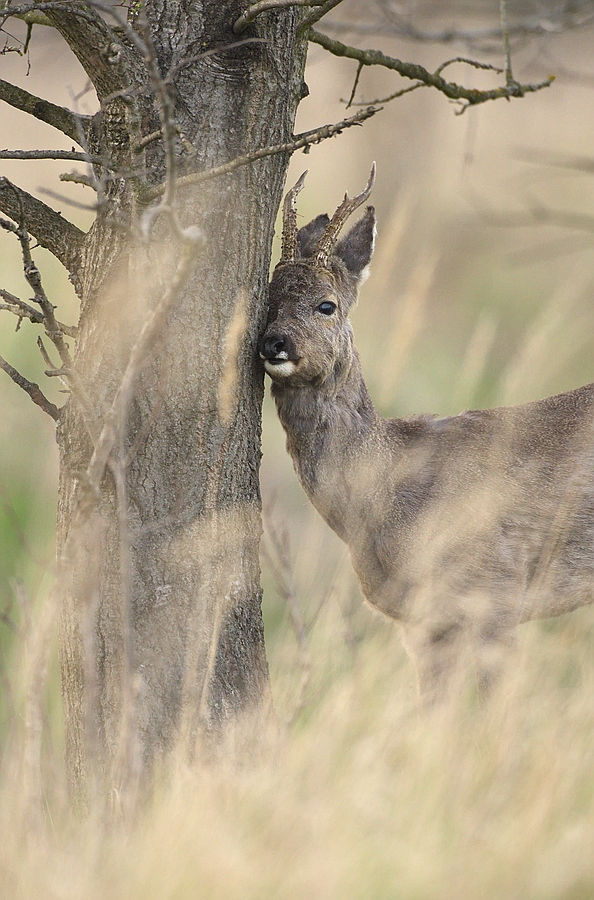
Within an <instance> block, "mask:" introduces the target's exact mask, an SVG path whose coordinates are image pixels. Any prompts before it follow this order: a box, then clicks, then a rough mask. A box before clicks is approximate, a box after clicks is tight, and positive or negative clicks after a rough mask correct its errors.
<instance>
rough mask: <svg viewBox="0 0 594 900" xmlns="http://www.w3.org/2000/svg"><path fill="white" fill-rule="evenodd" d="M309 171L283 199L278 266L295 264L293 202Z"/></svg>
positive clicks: (295, 222)
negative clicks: (281, 233) (281, 234)
mask: <svg viewBox="0 0 594 900" xmlns="http://www.w3.org/2000/svg"><path fill="white" fill-rule="evenodd" d="M308 171H309V169H306V170H305V172H304V173H303V175H301V177H300V178H299V181H298V182H297V184H295V185H294V186H293V187H292V188H291V190H290V191H289V192H288V193H287V196H286V197H285V202H284V204H283V236H282V244H281V248H282V249H281V258H280V262H279V266H280V265H284V264H285V263H292V262H295V256H296V255H297V210H296V209H295V200H296V198H297V194H298V193H299V191H300V190H301V189H302V188H303V185H304V184H305V176H306V175H307V173H308Z"/></svg>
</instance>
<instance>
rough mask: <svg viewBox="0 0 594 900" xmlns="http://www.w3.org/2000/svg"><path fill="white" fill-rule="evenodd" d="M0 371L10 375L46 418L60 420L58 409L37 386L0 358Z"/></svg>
mask: <svg viewBox="0 0 594 900" xmlns="http://www.w3.org/2000/svg"><path fill="white" fill-rule="evenodd" d="M0 369H3V370H4V371H5V372H6V374H7V375H10V377H11V378H12V380H13V381H14V383H15V384H18V386H19V387H20V388H22V389H23V390H24V391H25V393H27V394H29V396H30V398H31V400H32V401H33V403H35V404H36V405H37V406H38V407H39V408H40V409H42V410H43V411H44V412H45V413H47V414H48V416H51V418H52V419H53V420H54V421H55V422H57V421H58V420H59V418H60V410H59V409H58V407H57V406H56V405H55V404H54V403H52V402H51V401H50V400H48V399H47V397H46V396H45V394H44V393H43V391H42V390H41V388H40V387H39V385H38V384H35V382H34V381H28V380H27V379H26V378H25V377H24V376H23V375H21V374H20V372H17V370H16V369H15V368H14V367H13V366H11V365H10V363H8V362H6V360H5V359H4V358H3V357H2V356H0Z"/></svg>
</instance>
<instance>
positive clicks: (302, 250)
mask: <svg viewBox="0 0 594 900" xmlns="http://www.w3.org/2000/svg"><path fill="white" fill-rule="evenodd" d="M329 221H330V219H329V218H328V216H327V215H326V213H322V215H321V216H316V217H315V219H312V220H311V222H309V224H308V225H304V226H303V228H300V229H299V232H298V234H297V242H298V244H299V255H300V257H301V259H307V258H308V257H310V256H311V255H312V253H313V252H314V250H315V249H316V245H317V243H318V241H319V239H320V238H321V236H322V234H323V232H324V229H325V228H326V225H327V224H328V223H329Z"/></svg>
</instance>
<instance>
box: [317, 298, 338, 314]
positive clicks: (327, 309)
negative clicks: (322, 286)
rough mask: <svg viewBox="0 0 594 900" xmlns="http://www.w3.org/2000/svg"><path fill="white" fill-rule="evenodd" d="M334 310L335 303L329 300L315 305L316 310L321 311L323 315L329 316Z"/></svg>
mask: <svg viewBox="0 0 594 900" xmlns="http://www.w3.org/2000/svg"><path fill="white" fill-rule="evenodd" d="M335 310H336V303H331V302H330V300H325V301H324V302H323V303H320V305H319V306H316V312H320V313H322V315H323V316H331V315H332V313H333V312H334V311H335Z"/></svg>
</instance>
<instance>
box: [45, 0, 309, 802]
mask: <svg viewBox="0 0 594 900" xmlns="http://www.w3.org/2000/svg"><path fill="white" fill-rule="evenodd" d="M243 7H244V4H243V3H242V2H236V0H233V2H232V0H228V2H220V0H204V2H202V3H179V2H177V0H153V2H149V3H148V4H147V15H148V19H149V22H150V28H151V32H152V34H153V39H154V42H155V48H156V51H157V56H158V62H159V67H160V70H161V72H162V73H165V72H167V70H168V69H169V67H170V66H171V65H172V63H179V61H180V59H181V58H182V57H193V56H196V55H197V54H199V53H201V52H203V51H205V50H209V49H212V48H215V47H224V46H226V45H229V44H232V43H235V42H236V40H237V39H236V38H235V37H234V35H233V31H232V26H233V22H234V21H235V19H236V18H237V17H238V15H239V14H240V13H241V12H242V11H243ZM60 17H61V18H58V17H57V16H54V21H55V23H56V25H57V27H58V28H59V29H60V30H61V31H62V33H63V34H64V37H65V38H66V39H67V40H68V41H69V42H73V41H75V40H76V29H74V28H73V27H72V24H71V23H70V21H69V20H68V19H67V16H66V14H62V13H60ZM297 19H298V13H297V12H296V11H295V10H287V11H286V12H282V13H278V12H275V13H273V14H271V15H266V16H262V17H261V18H259V19H258V21H257V22H256V23H254V24H253V25H252V26H250V29H249V31H248V35H250V34H251V35H254V36H258V37H260V38H264V41H262V42H259V43H253V44H245V45H244V46H241V47H235V48H233V49H229V50H221V52H219V53H216V54H213V55H209V56H205V57H203V58H199V59H197V60H196V61H194V62H192V63H191V64H190V65H185V66H181V67H178V68H177V73H176V75H175V78H174V84H173V87H172V91H171V96H172V98H173V104H174V109H173V116H174V119H175V122H176V123H177V125H178V126H179V128H180V129H181V130H182V131H183V133H184V135H185V137H186V138H187V139H188V140H189V141H190V142H191V143H192V144H193V145H194V147H195V148H196V151H197V152H196V156H195V158H194V159H192V160H191V166H190V164H188V163H186V164H185V168H184V162H183V160H182V159H180V170H181V171H193V170H196V169H202V168H206V167H210V166H215V165H220V164H222V163H224V162H226V161H228V160H231V159H233V158H234V157H235V156H237V155H239V154H242V153H246V152H250V151H253V150H256V149H258V148H259V147H262V146H265V145H268V144H275V143H279V142H281V141H284V140H287V139H288V137H289V136H290V135H291V133H292V126H293V122H294V116H295V111H296V107H297V103H298V100H299V95H300V90H301V84H302V73H303V65H304V60H305V47H304V45H303V42H302V41H301V40H299V41H298V40H297V38H296V25H297ZM73 35H74V37H73ZM244 37H245V35H244ZM87 40H90V37H88V36H87ZM130 53H132V51H131V50H130ZM92 55H93V54H92V53H90V52H89V51H88V48H87V51H85V53H84V54H83V53H82V52H79V57H81V58H82V57H83V56H84V59H85V61H86V60H88V59H89V58H91V57H92ZM122 58H123V57H122ZM119 65H122V63H121V62H120V63H119ZM137 71H138V67H137V64H136V61H134V62H133V64H131V65H130V70H129V71H127V72H123V73H122V72H121V71H120V72H118V78H120V79H121V80H122V82H126V81H129V82H130V83H131V84H132V85H134V84H136V83H137V82H138V75H137ZM108 74H109V73H108ZM105 79H106V76H105V74H104V73H102V82H101V84H102V85H104V83H105ZM109 102H111V101H109V98H108V103H109ZM115 104H120V105H119V107H118V110H119V113H118V114H117V115H111V114H110V107H109V105H108V106H107V108H106V110H105V111H104V113H103V115H102V116H101V117H100V123H99V127H100V133H99V137H98V141H99V142H100V145H101V147H102V150H103V152H104V153H105V152H107V154H108V155H109V156H110V158H112V159H115V160H117V161H118V164H120V165H123V164H124V163H125V160H126V153H127V147H129V145H130V144H131V143H132V141H133V139H135V135H134V134H132V131H133V129H138V128H140V131H141V133H142V134H143V135H144V134H149V133H150V132H151V131H152V130H154V129H155V128H156V127H158V118H157V117H156V116H155V114H154V112H153V110H152V109H151V108H150V104H149V103H148V100H147V94H146V92H145V93H144V94H142V95H141V97H140V100H139V101H138V103H137V106H136V110H131V108H130V107H131V104H128V107H127V108H126V109H122V105H121V100H116V101H113V103H112V105H115ZM123 123H124V124H125V127H126V129H127V135H128V141H127V142H126V140H123V139H122V128H123ZM136 137H137V135H136ZM287 162H288V155H278V156H274V157H269V158H268V159H264V160H261V161H258V162H255V163H253V164H251V165H249V166H245V167H243V168H241V169H238V170H237V171H235V172H233V173H231V174H229V175H227V176H224V177H222V178H220V179H214V180H213V181H210V182H207V183H205V184H201V185H198V186H194V187H191V188H185V189H184V191H183V196H182V198H181V202H180V208H179V217H180V220H181V224H182V226H184V227H187V226H189V225H194V224H195V225H198V226H199V227H200V228H201V229H202V231H203V234H204V237H205V241H206V243H205V248H204V249H198V250H197V251H196V258H195V260H194V261H193V265H192V267H191V273H190V276H189V279H188V280H187V283H186V285H185V287H184V289H183V291H181V293H180V295H179V297H178V298H177V300H176V302H175V304H174V305H173V308H172V309H170V311H169V314H168V316H167V318H166V320H165V321H164V322H163V323H162V328H161V331H160V334H159V337H158V340H157V342H156V344H154V345H153V347H152V349H151V352H150V354H149V356H148V358H147V359H146V360H145V362H144V365H143V366H142V369H141V371H140V372H139V374H138V376H137V378H136V379H135V383H134V391H133V396H132V398H131V400H130V402H129V404H128V405H127V409H126V414H125V417H124V419H123V421H122V422H119V423H117V425H118V434H119V438H118V440H117V442H116V445H115V446H114V449H113V451H112V455H111V463H110V467H109V468H108V469H107V470H106V473H105V475H104V477H103V480H102V483H101V490H100V496H99V498H97V497H96V496H92V495H91V491H90V489H89V486H88V484H87V483H86V481H85V479H84V478H81V472H84V471H85V470H86V469H87V467H88V464H89V460H90V456H91V453H92V440H91V439H90V437H89V434H88V431H89V429H90V430H91V431H93V429H95V434H96V429H97V428H100V427H101V423H102V421H104V417H105V414H106V411H107V410H108V408H109V406H110V404H111V402H112V400H113V397H114V394H115V392H116V390H117V387H118V384H119V380H120V378H121V374H122V371H123V369H124V367H125V365H126V362H127V360H128V357H129V353H130V347H131V345H132V343H133V342H134V340H135V338H136V336H137V335H138V331H139V327H140V324H141V323H142V321H143V320H144V318H145V317H146V315H147V314H148V313H149V312H150V310H151V309H152V308H154V306H155V305H156V304H157V303H158V301H159V298H160V296H161V294H162V292H163V291H164V290H166V288H167V284H168V282H169V281H170V279H171V278H172V277H173V272H174V270H175V267H176V265H177V262H178V258H179V254H180V250H179V247H178V246H177V245H176V242H175V241H174V240H170V239H169V238H168V235H167V229H166V228H165V227H164V226H160V225H159V223H157V225H156V227H155V231H156V233H157V237H156V238H155V240H154V242H153V243H152V244H151V245H150V246H149V247H148V248H147V247H146V246H141V244H140V243H139V242H138V241H135V239H134V236H133V234H131V233H128V232H126V230H125V228H123V226H125V225H126V224H127V223H129V222H131V221H132V220H133V219H134V216H135V215H136V213H137V211H138V209H139V202H138V194H137V193H136V194H135V191H136V192H137V187H138V183H137V179H136V180H133V179H128V180H127V181H125V180H118V182H113V183H110V184H109V185H108V187H107V194H106V203H105V205H104V208H103V209H102V212H101V215H100V218H99V219H98V220H97V222H96V223H95V225H94V227H93V228H92V229H91V232H90V233H89V235H88V237H87V238H86V240H85V244H84V247H83V250H82V254H81V258H82V265H81V267H80V269H79V272H78V279H77V281H78V283H79V285H80V291H81V299H82V313H81V320H80V334H79V340H78V342H77V351H76V360H75V362H76V368H77V371H78V372H79V373H80V377H81V379H82V383H83V389H84V391H85V392H86V394H87V398H88V409H90V410H91V414H90V418H91V421H89V415H88V414H87V416H86V423H85V421H84V419H85V417H84V416H83V414H82V412H81V405H80V403H78V402H77V401H76V399H75V398H72V399H71V400H70V401H69V404H68V409H67V411H66V413H65V414H64V415H63V417H62V422H61V424H60V428H59V437H60V447H61V479H60V496H59V556H60V559H61V571H62V575H61V578H62V584H63V595H64V614H63V617H62V628H61V658H62V674H63V693H64V702H65V717H66V733H67V763H68V769H69V774H70V778H71V781H72V785H73V788H74V789H75V790H76V791H77V792H78V793H80V792H81V790H83V789H84V785H85V784H87V783H88V779H89V773H95V774H97V773H99V788H100V790H101V791H102V792H106V791H110V790H112V789H113V788H119V787H121V786H122V785H123V784H124V783H125V780H126V778H129V777H130V772H131V771H132V770H134V771H136V773H139V772H140V773H142V772H146V771H147V768H150V763H151V761H152V760H153V759H154V758H155V757H160V756H162V755H163V754H166V753H167V752H168V751H169V750H171V749H172V748H173V747H174V746H175V745H176V742H177V741H178V739H179V738H180V737H181V738H182V739H183V741H184V743H185V747H186V748H187V750H188V751H189V752H190V753H192V752H193V750H194V749H195V745H196V741H197V740H198V739H199V737H200V735H201V734H204V733H206V734H209V735H212V734H213V732H217V731H218V730H220V729H221V728H224V726H225V723H227V722H229V721H231V720H235V719H237V717H238V715H239V714H241V713H243V712H249V711H251V710H254V709H255V708H258V707H261V705H262V704H266V703H267V702H268V696H269V685H268V669H267V663H266V656H265V651H264V638H263V628H262V618H261V589H260V585H259V565H258V543H259V536H260V495H259V485H258V471H259V461H260V421H261V401H262V393H263V376H262V371H261V367H260V364H259V362H258V361H257V358H256V354H255V348H256V344H257V339H258V335H259V334H260V333H261V329H262V326H263V324H264V320H265V296H266V285H267V281H268V265H269V257H270V250H271V242H272V236H273V224H274V218H275V213H276V209H277V207H278V204H279V202H280V196H281V191H282V185H283V181H284V175H285V170H286V165H287ZM144 166H145V169H144V174H145V178H146V182H147V183H148V184H158V183H159V182H160V181H162V180H163V177H164V152H163V147H162V144H160V143H159V142H155V143H154V144H149V146H148V147H147V149H146V150H145V158H144ZM87 412H88V410H87Z"/></svg>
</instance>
